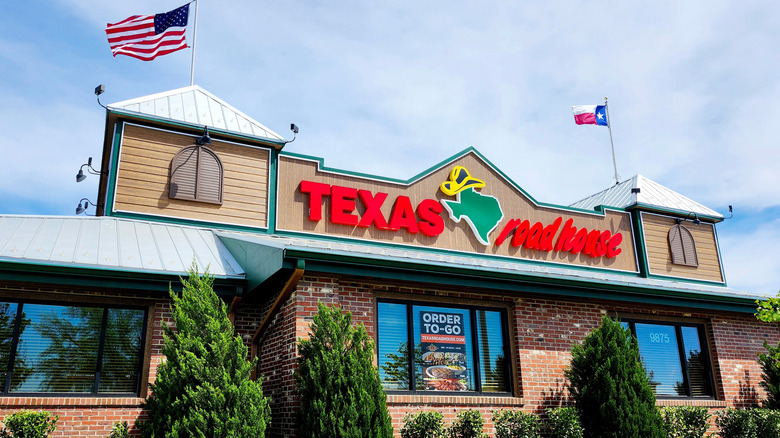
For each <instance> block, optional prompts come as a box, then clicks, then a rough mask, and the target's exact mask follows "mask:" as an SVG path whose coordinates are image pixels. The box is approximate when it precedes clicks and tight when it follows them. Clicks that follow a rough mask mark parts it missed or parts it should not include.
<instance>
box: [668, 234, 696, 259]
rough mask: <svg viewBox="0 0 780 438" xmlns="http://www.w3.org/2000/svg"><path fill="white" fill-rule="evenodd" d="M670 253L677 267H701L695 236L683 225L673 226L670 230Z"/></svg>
mask: <svg viewBox="0 0 780 438" xmlns="http://www.w3.org/2000/svg"><path fill="white" fill-rule="evenodd" d="M669 252H670V253H671V254H672V263H674V264H675V265H686V266H699V259H698V258H697V257H696V244H695V243H694V241H693V236H692V235H691V232H690V231H688V229H687V228H685V227H684V226H682V225H681V224H677V225H673V226H672V228H670V229H669Z"/></svg>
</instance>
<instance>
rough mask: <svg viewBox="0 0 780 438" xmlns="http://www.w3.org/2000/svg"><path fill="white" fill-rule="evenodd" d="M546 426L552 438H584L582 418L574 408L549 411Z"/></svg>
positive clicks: (548, 434)
mask: <svg viewBox="0 0 780 438" xmlns="http://www.w3.org/2000/svg"><path fill="white" fill-rule="evenodd" d="M545 424H546V427H545V429H546V430H547V436H548V437H550V438H582V435H583V432H582V425H581V424H580V417H578V416H577V410H576V409H575V408H573V407H564V408H553V409H548V410H547V422H546V423H545Z"/></svg>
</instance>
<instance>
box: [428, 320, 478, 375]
mask: <svg viewBox="0 0 780 438" xmlns="http://www.w3.org/2000/svg"><path fill="white" fill-rule="evenodd" d="M446 310H449V309H446ZM446 310H444V309H441V310H439V309H436V310H420V316H419V323H420V345H421V346H422V357H421V360H422V363H421V366H422V377H423V384H424V386H425V389H426V390H430V391H466V390H468V389H469V387H470V386H471V385H470V377H471V376H470V372H469V371H470V369H469V363H468V362H469V361H468V354H467V351H468V349H467V345H466V332H467V330H469V329H470V328H469V327H467V322H468V316H467V315H464V314H463V313H460V312H457V311H455V312H452V311H446Z"/></svg>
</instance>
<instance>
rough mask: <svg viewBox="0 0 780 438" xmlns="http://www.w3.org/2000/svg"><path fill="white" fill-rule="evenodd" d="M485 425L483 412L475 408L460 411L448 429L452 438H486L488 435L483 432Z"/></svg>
mask: <svg viewBox="0 0 780 438" xmlns="http://www.w3.org/2000/svg"><path fill="white" fill-rule="evenodd" d="M484 425H485V420H484V419H482V414H480V413H479V411H477V410H475V409H468V410H465V411H460V412H458V416H457V418H455V421H453V422H452V425H450V427H449V429H448V430H447V431H448V435H449V437H450V438H485V437H487V435H485V434H484V433H482V427H483V426H484Z"/></svg>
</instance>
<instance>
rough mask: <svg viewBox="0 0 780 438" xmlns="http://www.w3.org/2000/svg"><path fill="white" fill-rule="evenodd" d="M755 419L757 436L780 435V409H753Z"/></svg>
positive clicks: (761, 437)
mask: <svg viewBox="0 0 780 438" xmlns="http://www.w3.org/2000/svg"><path fill="white" fill-rule="evenodd" d="M753 421H755V423H756V436H757V437H760V438H763V437H780V411H775V410H769V409H753Z"/></svg>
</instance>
